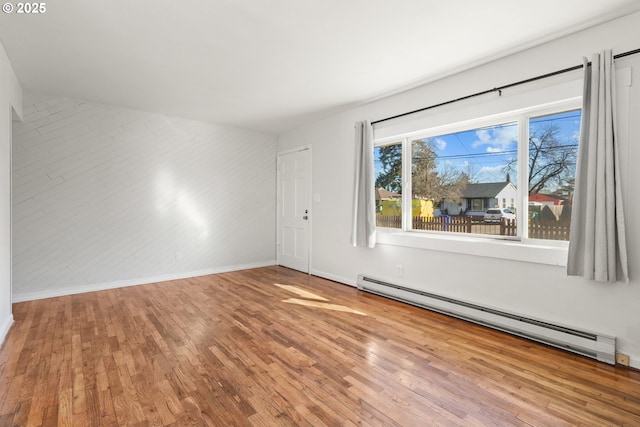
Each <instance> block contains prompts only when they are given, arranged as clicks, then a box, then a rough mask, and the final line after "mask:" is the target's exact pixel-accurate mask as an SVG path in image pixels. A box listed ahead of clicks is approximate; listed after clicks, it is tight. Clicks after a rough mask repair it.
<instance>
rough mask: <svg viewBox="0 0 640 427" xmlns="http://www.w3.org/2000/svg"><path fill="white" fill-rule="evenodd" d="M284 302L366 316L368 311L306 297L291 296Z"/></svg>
mask: <svg viewBox="0 0 640 427" xmlns="http://www.w3.org/2000/svg"><path fill="white" fill-rule="evenodd" d="M282 302H286V303H288V304H298V305H304V306H306V307H314V308H322V309H325V310H334V311H343V312H345V313H353V314H359V315H360V316H366V313H363V312H361V311H358V310H354V309H352V308H349V307H346V306H344V305H338V304H329V303H326V302H318V301H309V300H306V299H298V298H289V299H285V300H282Z"/></svg>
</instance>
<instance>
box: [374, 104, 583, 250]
mask: <svg viewBox="0 0 640 427" xmlns="http://www.w3.org/2000/svg"><path fill="white" fill-rule="evenodd" d="M556 108H557V107H556ZM579 130H580V110H579V109H568V108H566V107H565V108H563V109H556V110H553V109H552V110H551V111H550V109H549V108H545V109H538V110H535V109H532V110H529V111H526V112H518V113H514V114H503V115H501V116H500V117H498V118H493V119H491V118H488V119H486V120H478V121H475V122H474V123H471V124H470V123H466V124H465V123H462V124H456V125H451V126H447V127H444V129H443V127H441V128H438V129H430V130H429V129H427V130H425V131H421V132H414V133H412V134H410V135H406V136H404V137H402V138H393V139H390V138H386V139H385V140H382V141H375V143H374V145H375V148H374V159H375V185H376V205H377V212H376V218H377V226H378V227H384V228H395V229H403V230H405V231H416V232H437V233H458V234H460V233H462V234H470V235H476V236H478V235H480V236H486V237H493V238H501V239H544V240H560V241H562V240H564V241H567V240H569V238H570V236H569V227H570V218H571V206H572V198H573V185H574V177H575V165H576V157H577V149H578V134H579Z"/></svg>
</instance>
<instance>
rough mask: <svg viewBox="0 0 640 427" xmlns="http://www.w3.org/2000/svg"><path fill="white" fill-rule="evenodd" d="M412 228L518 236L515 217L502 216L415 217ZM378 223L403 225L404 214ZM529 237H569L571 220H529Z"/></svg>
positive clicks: (377, 219)
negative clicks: (486, 218) (487, 219)
mask: <svg viewBox="0 0 640 427" xmlns="http://www.w3.org/2000/svg"><path fill="white" fill-rule="evenodd" d="M412 222H413V225H412V229H413V230H427V231H444V232H451V233H476V234H490V235H500V236H517V233H518V231H517V226H516V221H515V220H508V219H503V220H502V221H501V222H500V223H499V224H487V223H485V222H484V220H483V219H482V217H472V216H458V215H454V216H439V217H430V218H424V217H419V216H418V217H413V221H412ZM376 225H377V226H378V227H389V228H402V217H401V216H382V215H376ZM529 238H530V239H547V240H569V222H568V221H553V220H551V221H541V220H529Z"/></svg>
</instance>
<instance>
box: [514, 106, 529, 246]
mask: <svg viewBox="0 0 640 427" xmlns="http://www.w3.org/2000/svg"><path fill="white" fill-rule="evenodd" d="M517 195H518V199H517V201H516V203H517V208H518V210H517V212H516V223H517V224H518V237H520V238H521V239H527V238H528V237H529V236H528V234H529V117H528V116H520V118H519V119H518V192H517Z"/></svg>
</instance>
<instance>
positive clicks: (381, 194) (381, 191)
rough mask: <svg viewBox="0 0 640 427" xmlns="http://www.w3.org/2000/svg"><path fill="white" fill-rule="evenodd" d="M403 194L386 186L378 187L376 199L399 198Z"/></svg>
mask: <svg viewBox="0 0 640 427" xmlns="http://www.w3.org/2000/svg"><path fill="white" fill-rule="evenodd" d="M400 197H402V194H398V193H393V192H391V191H389V190H387V189H385V188H382V187H380V188H376V200H385V199H399V198H400Z"/></svg>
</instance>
